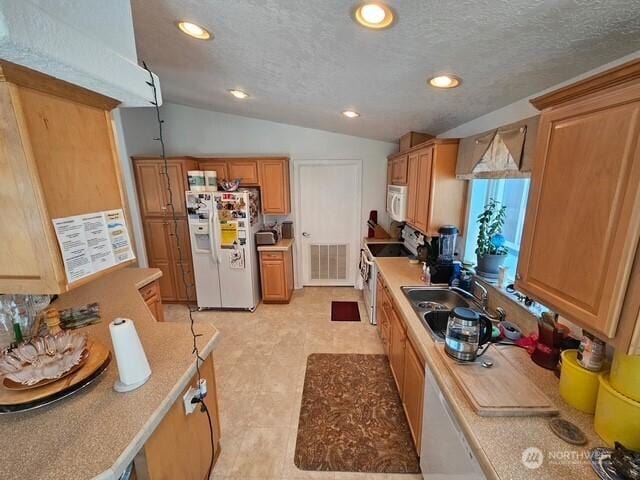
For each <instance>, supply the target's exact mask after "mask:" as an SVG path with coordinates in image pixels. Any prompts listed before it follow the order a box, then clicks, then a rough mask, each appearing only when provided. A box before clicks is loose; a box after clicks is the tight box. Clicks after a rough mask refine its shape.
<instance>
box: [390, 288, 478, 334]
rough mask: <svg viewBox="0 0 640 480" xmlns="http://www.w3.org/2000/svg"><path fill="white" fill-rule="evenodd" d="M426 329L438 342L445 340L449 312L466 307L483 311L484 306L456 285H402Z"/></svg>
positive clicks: (403, 291)
mask: <svg viewBox="0 0 640 480" xmlns="http://www.w3.org/2000/svg"><path fill="white" fill-rule="evenodd" d="M402 293H404V295H405V297H407V299H408V300H409V303H411V307H412V308H413V310H414V311H415V312H416V314H417V315H418V317H419V318H420V321H421V322H422V325H423V326H424V327H425V330H426V331H427V332H428V333H429V334H430V335H431V337H432V338H433V339H434V340H435V341H437V342H444V337H445V333H446V331H447V320H448V318H449V312H450V311H451V310H453V309H454V308H456V307H466V308H471V309H472V310H475V311H477V312H478V313H482V306H481V305H480V304H479V303H478V302H477V300H476V298H475V297H474V296H473V295H471V294H470V293H468V292H465V291H464V290H461V289H459V288H455V287H448V288H447V287H402Z"/></svg>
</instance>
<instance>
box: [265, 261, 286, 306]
mask: <svg viewBox="0 0 640 480" xmlns="http://www.w3.org/2000/svg"><path fill="white" fill-rule="evenodd" d="M260 267H261V268H260V276H261V278H262V298H263V299H264V300H267V301H269V300H275V301H282V300H286V299H287V288H286V281H285V267H284V260H267V259H264V258H263V259H262V262H261V264H260Z"/></svg>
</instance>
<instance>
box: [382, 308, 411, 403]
mask: <svg viewBox="0 0 640 480" xmlns="http://www.w3.org/2000/svg"><path fill="white" fill-rule="evenodd" d="M386 313H387V316H388V317H389V323H390V327H391V329H390V330H391V333H390V337H391V338H390V342H389V364H390V365H391V372H392V373H393V378H394V380H395V381H396V386H397V387H398V392H400V397H402V396H403V392H404V349H405V343H406V341H407V337H406V333H405V329H404V325H403V324H402V321H401V320H400V319H399V318H398V315H397V314H396V312H395V310H394V308H393V306H390V307H389V308H387V311H386Z"/></svg>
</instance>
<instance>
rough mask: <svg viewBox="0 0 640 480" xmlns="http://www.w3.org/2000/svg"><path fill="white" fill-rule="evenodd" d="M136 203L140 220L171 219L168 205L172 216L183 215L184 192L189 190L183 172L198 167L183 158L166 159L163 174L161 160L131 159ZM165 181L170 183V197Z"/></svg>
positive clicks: (184, 212) (184, 210)
mask: <svg viewBox="0 0 640 480" xmlns="http://www.w3.org/2000/svg"><path fill="white" fill-rule="evenodd" d="M133 163H134V170H135V176H136V187H137V193H138V203H139V205H140V212H141V214H142V216H143V217H156V216H160V217H163V216H171V215H172V212H171V207H170V203H173V208H174V209H175V212H176V215H177V216H179V217H184V216H185V215H186V214H187V210H186V206H185V199H184V192H185V191H186V190H188V189H189V183H188V181H187V172H188V171H189V170H195V169H196V168H197V166H198V164H197V162H196V161H195V160H191V159H188V158H184V157H172V158H167V175H164V171H165V164H164V160H162V159H161V158H157V157H155V158H152V157H133ZM167 179H168V180H169V181H170V182H171V194H170V192H169V189H168V185H167Z"/></svg>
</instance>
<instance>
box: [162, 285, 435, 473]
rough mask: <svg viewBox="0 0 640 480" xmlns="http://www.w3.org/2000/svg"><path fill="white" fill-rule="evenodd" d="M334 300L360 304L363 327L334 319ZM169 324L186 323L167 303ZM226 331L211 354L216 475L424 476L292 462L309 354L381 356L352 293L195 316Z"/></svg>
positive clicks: (315, 291) (318, 293)
mask: <svg viewBox="0 0 640 480" xmlns="http://www.w3.org/2000/svg"><path fill="white" fill-rule="evenodd" d="M332 300H354V301H355V300H357V301H358V302H359V304H360V317H361V319H362V321H361V322H332V321H331V301H332ZM165 317H166V320H167V321H187V312H186V307H184V306H179V305H166V306H165ZM195 318H196V319H199V318H207V319H210V320H213V322H214V323H215V325H216V326H217V327H218V328H219V329H220V331H221V332H222V340H221V342H220V345H219V346H218V348H217V349H216V351H215V352H214V362H215V367H216V377H217V382H218V399H219V406H220V417H221V429H222V441H221V443H222V451H221V453H220V458H219V459H218V462H217V464H216V466H215V468H214V471H213V474H212V478H214V479H218V478H224V479H245V478H246V479H264V480H267V479H287V480H288V479H314V480H315V479H319V480H364V479H372V480H376V479H377V480H417V479H421V478H422V477H421V476H420V475H406V474H395V475H387V474H370V473H343V472H306V471H303V470H299V469H298V468H297V467H296V466H295V465H294V463H293V455H294V451H295V446H296V434H297V431H298V416H299V414H300V402H301V398H302V387H303V383H304V372H305V367H306V358H307V355H309V354H310V353H378V354H381V353H383V351H382V344H381V343H380V340H379V339H378V336H377V332H376V329H375V327H372V326H371V325H370V324H369V322H368V319H367V317H366V313H365V311H364V304H363V303H362V296H361V292H360V291H358V290H355V289H353V288H345V287H340V288H334V287H313V288H305V289H304V290H297V291H296V292H295V293H294V295H293V298H292V301H291V303H290V304H288V305H260V306H259V307H258V309H257V310H256V311H255V312H254V313H246V312H212V311H207V312H198V313H196V314H195Z"/></svg>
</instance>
